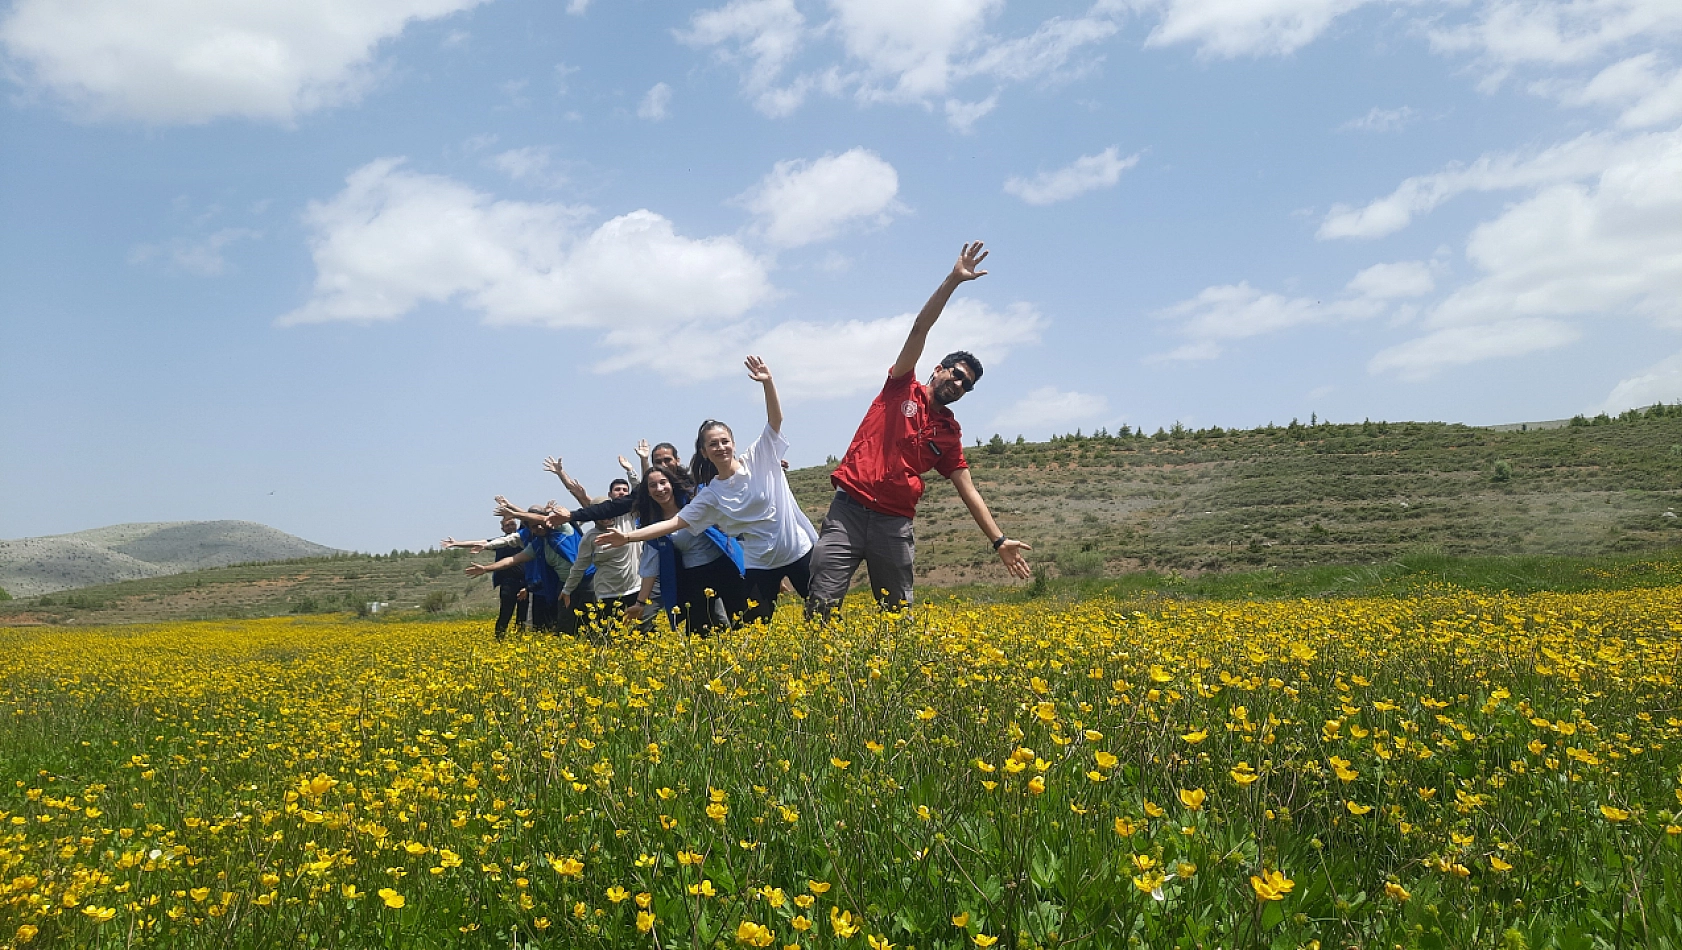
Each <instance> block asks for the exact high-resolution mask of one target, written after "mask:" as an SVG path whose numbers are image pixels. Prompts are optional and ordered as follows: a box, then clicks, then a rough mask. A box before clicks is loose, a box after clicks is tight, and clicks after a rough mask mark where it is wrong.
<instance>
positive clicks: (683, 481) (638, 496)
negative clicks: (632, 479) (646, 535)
mask: <svg viewBox="0 0 1682 950" xmlns="http://www.w3.org/2000/svg"><path fill="white" fill-rule="evenodd" d="M656 472H658V473H659V474H661V475H664V476H665V477H666V481H667V482H670V483H671V486H672V502H673V503H675V504H676V505H677V506H678V507H679V508H682V507H683V506H684V505H686V504H688V503H689V499H691V498H693V497H695V483H694V482H692V481H690V480H689V474H688V473H687V472H685V471H684V470H683V469H681V468H679V467H678V466H676V465H656V466H654V467H653V468H651V469H649V470H648V475H644V476H643V477H642V481H640V482H637V487H636V488H633V489H631V510H632V511H635V512H636V513H637V523H638V524H642V525H651V524H656V523H658V522H661V521H664V520H666V515H665V512H663V511H661V510H660V503H659V502H657V501H655V500H654V499H653V498H652V497H650V495H649V494H648V479H649V476H651V475H654V474H655V473H656Z"/></svg>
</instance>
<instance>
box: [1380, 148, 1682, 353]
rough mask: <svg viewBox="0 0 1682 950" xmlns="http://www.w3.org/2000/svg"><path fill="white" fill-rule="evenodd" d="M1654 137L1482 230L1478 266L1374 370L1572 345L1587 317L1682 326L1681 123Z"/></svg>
mask: <svg viewBox="0 0 1682 950" xmlns="http://www.w3.org/2000/svg"><path fill="white" fill-rule="evenodd" d="M1648 144H1649V145H1651V146H1652V147H1649V148H1644V149H1639V150H1629V151H1626V152H1622V153H1620V154H1618V155H1617V156H1616V158H1615V159H1614V160H1613V161H1612V162H1611V163H1610V164H1609V165H1608V166H1607V167H1606V168H1605V169H1604V170H1603V171H1602V172H1601V173H1600V175H1599V177H1598V179H1597V180H1596V181H1595V182H1594V183H1592V184H1581V183H1578V182H1563V183H1559V184H1554V185H1550V186H1547V187H1545V188H1543V189H1541V190H1539V191H1537V192H1536V193H1535V194H1534V195H1532V196H1531V197H1529V198H1527V199H1525V200H1524V201H1521V202H1519V203H1517V204H1515V205H1513V206H1511V207H1509V208H1507V209H1506V210H1505V211H1503V212H1502V213H1501V214H1500V215H1499V216H1498V217H1496V218H1494V219H1493V220H1490V221H1487V222H1485V223H1483V224H1481V225H1479V226H1478V227H1477V228H1476V229H1474V230H1473V232H1472V235H1471V237H1470V239H1469V240H1468V241H1467V245H1466V257H1467V259H1468V261H1470V262H1471V263H1472V264H1473V265H1474V266H1475V267H1476V268H1477V269H1478V271H1479V272H1480V275H1479V276H1478V277H1477V279H1475V280H1473V281H1471V282H1469V283H1467V284H1465V285H1463V286H1461V287H1458V288H1456V289H1455V290H1454V291H1453V292H1452V293H1450V294H1449V295H1448V296H1447V297H1446V298H1444V299H1443V300H1442V301H1441V302H1440V303H1439V304H1437V306H1436V307H1435V308H1433V309H1432V310H1431V311H1430V312H1429V313H1428V315H1427V316H1426V319H1425V321H1424V328H1425V329H1426V330H1427V331H1428V332H1427V334H1426V336H1424V337H1422V338H1421V339H1418V340H1414V341H1410V342H1408V343H1404V344H1402V345H1401V346H1399V347H1395V348H1393V349H1391V350H1386V351H1384V352H1383V353H1380V354H1379V355H1378V356H1377V357H1375V358H1374V360H1373V363H1372V368H1373V369H1374V370H1375V371H1385V370H1396V371H1397V372H1400V373H1402V374H1404V375H1410V376H1425V375H1429V373H1431V372H1432V371H1433V370H1434V369H1436V368H1439V367H1443V366H1454V365H1461V364H1465V363H1470V362H1475V361H1478V360H1483V359H1491V358H1495V357H1503V356H1513V355H1518V354H1522V353H1528V352H1533V351H1536V350H1541V349H1546V348H1550V347H1556V346H1563V345H1565V344H1567V343H1570V342H1572V341H1573V340H1575V339H1577V338H1578V337H1580V336H1581V335H1582V332H1583V331H1582V328H1581V326H1580V325H1579V323H1580V321H1584V320H1590V321H1596V322H1600V323H1604V322H1606V321H1610V320H1614V319H1618V318H1628V317H1638V318H1645V319H1647V320H1650V321H1652V322H1654V323H1656V324H1658V325H1660V326H1665V327H1671V328H1682V130H1678V131H1676V132H1672V133H1670V134H1669V135H1668V136H1664V137H1661V138H1659V139H1656V140H1653V141H1651V142H1649V143H1648ZM1570 321H1576V322H1570Z"/></svg>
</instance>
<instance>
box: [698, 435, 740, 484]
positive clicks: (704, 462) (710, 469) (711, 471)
mask: <svg viewBox="0 0 1682 950" xmlns="http://www.w3.org/2000/svg"><path fill="white" fill-rule="evenodd" d="M713 429H723V430H724V431H726V432H729V433H730V437H731V438H732V439H734V438H735V437H736V433H735V432H734V431H732V430H731V428H730V427H729V426H727V425H725V424H724V423H722V422H719V421H718V420H717V419H708V420H707V421H706V422H703V423H701V428H700V429H699V430H697V431H696V433H695V455H694V457H693V458H691V459H690V460H689V475H690V477H691V478H693V479H695V484H697V485H705V484H706V483H708V482H710V481H712V480H713V479H714V478H715V477H717V476H718V466H716V465H714V464H713V462H712V459H710V458H707V454H706V453H705V452H703V451H702V448H703V446H702V443H703V441H704V440H705V439H706V437H707V433H708V432H710V431H711V430H713Z"/></svg>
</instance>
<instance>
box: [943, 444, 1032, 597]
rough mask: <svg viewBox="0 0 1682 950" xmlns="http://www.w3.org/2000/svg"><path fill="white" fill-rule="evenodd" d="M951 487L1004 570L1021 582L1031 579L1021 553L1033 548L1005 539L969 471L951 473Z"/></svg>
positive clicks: (964, 469) (1026, 563) (963, 469)
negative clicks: (996, 554) (1003, 566)
mask: <svg viewBox="0 0 1682 950" xmlns="http://www.w3.org/2000/svg"><path fill="white" fill-rule="evenodd" d="M952 487H953V488H955V489H957V490H958V497H959V498H961V499H963V502H964V507H965V508H968V509H969V514H970V517H971V518H974V519H975V523H976V525H977V526H979V527H980V528H981V533H982V534H985V535H986V536H987V540H988V542H990V543H992V544H993V550H995V551H997V552H999V560H1001V561H1003V562H1004V564H1005V570H1007V571H1009V572H1010V573H1011V576H1013V577H1019V578H1021V579H1022V580H1027V579H1028V578H1029V577H1031V576H1032V575H1033V571H1031V570H1029V569H1028V561H1027V560H1026V559H1025V558H1023V557H1022V552H1023V551H1032V550H1033V548H1032V547H1030V546H1029V545H1027V544H1024V543H1022V542H1021V541H1013V540H1011V539H1010V538H1006V537H1005V533H1004V532H1003V531H1000V530H999V525H998V522H996V521H994V520H993V513H992V512H991V511H988V510H987V503H986V502H985V501H982V500H981V493H980V492H978V491H976V490H975V482H973V481H971V480H970V477H969V469H967V468H960V469H958V470H957V471H956V472H953V473H952ZM1000 539H1003V540H1000Z"/></svg>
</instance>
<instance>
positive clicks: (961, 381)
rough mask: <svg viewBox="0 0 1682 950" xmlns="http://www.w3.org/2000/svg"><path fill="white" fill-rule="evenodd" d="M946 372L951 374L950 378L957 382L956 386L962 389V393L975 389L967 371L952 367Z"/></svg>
mask: <svg viewBox="0 0 1682 950" xmlns="http://www.w3.org/2000/svg"><path fill="white" fill-rule="evenodd" d="M947 372H950V373H951V374H952V378H954V379H956V380H957V381H958V385H960V386H962V387H964V392H966V393H967V392H970V391H971V390H973V389H975V380H973V379H971V378H970V375H969V372H968V371H967V370H963V369H959V368H958V367H956V366H954V367H952V368H951V369H949V370H947Z"/></svg>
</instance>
